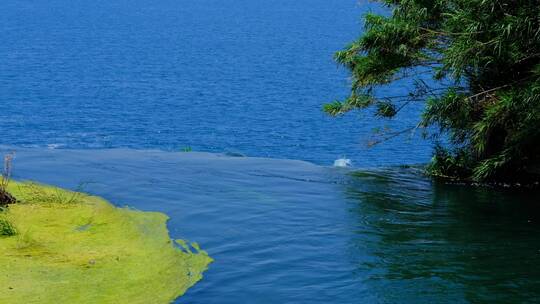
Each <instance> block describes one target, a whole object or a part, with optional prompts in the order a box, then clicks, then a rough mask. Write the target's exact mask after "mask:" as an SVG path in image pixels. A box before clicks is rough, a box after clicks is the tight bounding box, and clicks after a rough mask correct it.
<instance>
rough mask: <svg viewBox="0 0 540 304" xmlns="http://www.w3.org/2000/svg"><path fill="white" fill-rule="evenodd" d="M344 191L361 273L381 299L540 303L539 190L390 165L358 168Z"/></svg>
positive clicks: (353, 255) (355, 255)
mask: <svg viewBox="0 0 540 304" xmlns="http://www.w3.org/2000/svg"><path fill="white" fill-rule="evenodd" d="M527 192H528V193H527ZM346 195H347V198H348V199H349V200H351V205H350V206H351V207H350V215H351V216H352V217H353V218H355V219H356V227H355V232H356V233H355V234H354V237H353V238H352V240H351V248H352V252H353V254H352V255H351V256H352V257H353V259H355V258H356V260H355V263H356V265H357V270H356V274H357V275H358V276H359V277H361V278H362V279H363V281H364V282H365V284H367V285H369V286H370V287H369V288H370V289H371V290H372V292H373V294H374V295H375V297H376V302H382V303H402V302H403V301H406V302H411V303H441V302H444V301H448V302H452V303H459V302H464V303H467V302H469V303H480V302H482V303H533V302H535V303H538V301H540V298H539V297H538V290H539V289H540V266H539V265H540V234H539V232H540V208H539V205H538V202H537V199H538V197H539V195H538V192H536V193H530V191H526V190H523V191H522V190H513V191H509V190H500V189H490V188H471V187H467V186H459V185H446V184H442V183H432V182H430V181H429V180H427V179H426V178H425V177H423V176H422V175H420V174H418V173H414V172H412V171H411V169H391V170H381V171H377V172H370V173H359V174H354V176H353V178H352V181H351V184H349V185H348V187H347V189H346ZM359 253H363V254H359ZM366 257H369V258H366Z"/></svg>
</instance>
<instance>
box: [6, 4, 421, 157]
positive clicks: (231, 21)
mask: <svg viewBox="0 0 540 304" xmlns="http://www.w3.org/2000/svg"><path fill="white" fill-rule="evenodd" d="M369 10H375V11H377V10H380V9H378V8H377V7H375V6H374V4H373V3H371V2H368V1H364V2H358V0H299V1H291V0H274V1H263V0H162V1H150V0H129V1H128V0H93V1H84V0H3V1H2V9H1V10H0V39H1V40H2V43H1V44H0V63H1V66H2V68H1V69H0V96H1V97H2V102H0V129H1V130H2V140H1V142H0V143H3V144H9V145H19V146H39V147H53V148H115V147H130V148H135V149H160V150H169V151H180V150H181V149H183V148H186V147H191V148H192V149H193V150H195V151H204V152H234V153H242V154H245V155H248V156H256V157H272V158H289V159H302V160H308V161H312V162H315V163H318V164H331V163H332V162H333V161H334V160H335V159H336V158H339V157H341V156H343V155H346V156H347V157H348V158H351V159H353V161H354V162H355V163H357V164H358V165H361V166H371V165H377V164H400V163H418V162H426V161H427V160H428V159H429V154H430V152H431V149H430V145H429V144H428V143H426V142H423V141H421V140H420V139H419V138H418V137H415V138H414V140H413V141H412V143H411V142H410V141H409V140H407V138H401V139H398V140H395V141H393V142H392V143H391V144H388V145H384V146H381V147H378V148H376V149H367V148H366V143H367V141H368V138H367V137H368V135H369V134H371V131H372V129H373V128H376V127H384V126H385V125H390V126H392V125H393V126H394V127H396V128H401V127H408V126H410V125H414V124H415V123H416V121H417V118H418V115H417V114H418V113H417V111H416V110H415V109H410V110H408V111H404V112H403V113H402V114H403V115H402V117H401V120H400V122H399V124H397V125H396V124H392V123H387V122H377V121H375V120H374V119H373V118H372V117H371V115H367V114H366V115H364V114H352V115H349V116H347V117H344V118H339V119H332V118H330V117H327V116H325V115H324V114H323V113H322V110H321V109H322V105H323V104H324V103H325V102H330V101H333V100H335V99H337V98H343V97H345V96H347V94H348V82H347V77H348V75H347V73H346V72H345V71H343V70H341V69H338V66H337V64H336V63H335V62H334V61H333V59H332V56H333V54H334V52H336V51H337V50H340V49H342V48H343V47H344V46H345V45H347V44H348V43H349V42H351V41H352V40H353V39H355V38H356V37H357V36H358V35H359V34H360V32H361V30H362V26H361V16H362V14H363V13H365V12H367V11H369ZM394 90H395V91H396V92H401V91H404V90H405V88H404V87H402V86H399V87H396V88H394ZM398 95H399V94H398ZM381 155H383V157H381Z"/></svg>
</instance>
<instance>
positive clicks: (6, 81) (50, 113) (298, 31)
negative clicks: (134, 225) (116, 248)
mask: <svg viewBox="0 0 540 304" xmlns="http://www.w3.org/2000/svg"><path fill="white" fill-rule="evenodd" d="M370 10H374V11H379V12H380V11H384V10H382V9H381V8H380V7H378V6H376V4H374V3H372V2H367V1H365V2H364V1H362V2H358V1H357V0H339V1H338V0H296V1H292V0H274V1H263V0H219V1H218V0H176V1H173V0H162V1H150V0H145V1H143V0H130V1H127V0H93V1H83V0H69V1H68V0H47V1H45V0H3V1H2V8H1V9H0V39H1V41H2V43H0V97H1V98H2V100H1V101H0V130H1V136H0V144H2V145H9V146H10V147H3V148H0V152H1V153H4V152H6V151H10V150H16V158H15V162H14V177H15V178H16V179H32V180H37V181H40V182H44V183H50V184H54V185H58V186H62V187H67V188H71V189H75V188H77V186H78V185H79V184H80V183H84V184H85V190H86V191H87V192H89V193H92V194H96V195H101V196H103V197H105V198H107V199H109V200H111V201H112V202H113V203H115V204H117V205H120V206H123V205H128V206H130V207H134V208H138V209H142V210H152V211H161V212H165V213H167V214H168V215H169V216H170V218H171V219H170V221H169V229H170V233H171V236H172V237H173V238H182V239H188V240H191V241H197V242H199V243H200V244H201V246H202V248H204V249H205V250H207V251H208V252H209V254H210V255H211V256H212V257H213V258H214V259H215V262H214V263H213V264H212V265H211V266H210V269H209V270H208V272H206V273H205V277H204V279H203V280H202V281H201V282H199V283H198V284H197V285H196V286H195V287H193V288H192V289H190V290H189V291H188V293H187V294H186V295H185V296H184V297H182V298H181V299H179V300H178V301H177V302H178V303H205V304H206V303H225V304H227V303H231V304H233V303H234V304H237V303H263V304H264V303H368V304H371V303H415V304H416V303H538V302H540V267H538V265H540V245H539V244H540V226H539V223H540V212H539V210H538V207H537V206H536V201H537V198H538V193H527V191H523V190H516V191H512V192H509V191H502V190H494V189H481V188H480V189H474V188H468V187H464V186H457V185H454V186H451V185H441V184H437V183H433V182H431V181H430V180H427V179H426V178H425V177H424V176H422V175H421V174H419V170H418V169H402V168H398V167H395V166H394V165H403V164H417V163H425V162H427V161H428V160H429V156H430V153H431V143H429V142H426V141H424V140H422V139H421V138H420V137H419V136H418V134H416V135H414V136H412V137H410V136H405V137H399V138H395V139H394V140H392V141H390V142H388V143H386V144H383V145H380V146H377V147H375V148H372V149H368V148H367V147H366V143H367V141H368V139H369V136H370V134H372V130H373V129H374V128H385V127H386V126H389V127H392V128H394V129H396V130H399V129H402V128H406V127H410V126H412V125H414V124H415V123H416V122H417V120H418V114H419V108H418V107H420V106H421V105H418V106H417V107H416V108H414V107H412V108H407V109H406V110H404V111H403V112H401V113H400V117H398V120H396V121H394V122H392V121H378V120H374V119H373V118H372V117H371V116H370V115H369V113H353V114H351V115H348V116H345V117H341V118H337V119H332V118H329V117H326V116H325V115H324V114H323V113H322V111H321V106H322V104H323V103H325V102H328V101H332V100H334V99H336V98H343V97H345V96H346V95H347V88H348V82H347V77H348V75H347V73H346V71H344V70H342V69H340V68H338V67H337V65H336V64H335V63H334V62H333V60H332V55H333V53H334V52H335V51H336V50H339V49H341V48H342V47H344V46H345V45H346V44H347V43H348V42H350V41H352V40H353V39H354V38H355V37H357V36H358V35H359V34H360V33H361V31H362V27H361V18H360V17H361V15H362V14H363V13H365V12H367V11H370ZM407 88H408V84H407V83H400V84H398V85H395V86H393V87H390V88H389V89H388V90H389V91H390V92H389V93H403V92H406V91H407ZM188 147H190V148H191V149H193V150H195V151H199V152H194V153H182V152H178V151H180V150H182V149H186V148H188ZM207 152H211V153H207ZM231 155H245V156H248V157H231ZM342 156H346V157H348V158H351V159H352V160H353V163H354V164H355V165H356V167H357V168H370V169H369V170H367V171H365V170H364V173H362V174H356V175H352V174H351V172H350V171H348V170H343V169H339V168H332V167H328V165H330V164H332V163H333V161H334V160H335V159H337V158H340V157H342ZM119 279H122V278H119ZM0 292H2V290H1V287H0Z"/></svg>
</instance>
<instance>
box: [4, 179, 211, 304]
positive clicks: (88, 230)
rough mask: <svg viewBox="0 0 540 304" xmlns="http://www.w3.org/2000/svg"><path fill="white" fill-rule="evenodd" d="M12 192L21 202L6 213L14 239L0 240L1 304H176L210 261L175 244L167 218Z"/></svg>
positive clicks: (26, 189)
mask: <svg viewBox="0 0 540 304" xmlns="http://www.w3.org/2000/svg"><path fill="white" fill-rule="evenodd" d="M9 191H10V192H11V193H12V194H13V195H14V196H15V197H16V198H17V199H18V200H19V201H20V203H18V204H14V205H11V206H10V207H9V208H8V209H6V210H4V211H0V219H1V220H2V221H4V222H5V223H9V225H10V226H11V227H12V228H13V232H14V233H12V234H10V235H6V236H0V251H1V255H0V269H1V271H0V303H11V304H19V303H21V304H23V303H24V304H28V303H40V304H42V303H43V304H47V303H111V304H112V303H114V304H122V303H130V304H133V303H156V304H161V303H170V302H171V301H173V300H174V299H176V298H178V297H179V296H181V295H182V294H184V293H185V291H186V290H187V289H188V288H190V287H191V286H193V285H194V284H195V283H196V282H197V281H199V280H200V279H201V278H202V273H203V272H204V271H205V270H206V268H207V266H208V265H209V264H210V263H211V261H212V259H211V258H210V257H209V256H208V255H207V254H206V252H204V251H203V250H201V249H200V248H199V246H198V245H197V244H188V243H186V242H183V241H178V243H179V244H182V246H179V245H178V244H177V243H176V242H173V241H172V240H171V239H170V238H169V234H168V231H167V228H166V221H167V219H168V218H167V216H166V215H164V214H162V213H157V212H141V211H136V210H132V209H128V208H116V207H114V206H112V205H111V204H110V203H108V202H106V201H105V200H103V199H101V198H98V197H95V196H87V195H84V194H81V193H77V192H71V191H66V190H62V189H59V188H54V187H49V186H43V185H38V184H33V183H11V184H10V186H9ZM190 247H191V248H190ZM192 248H193V249H192Z"/></svg>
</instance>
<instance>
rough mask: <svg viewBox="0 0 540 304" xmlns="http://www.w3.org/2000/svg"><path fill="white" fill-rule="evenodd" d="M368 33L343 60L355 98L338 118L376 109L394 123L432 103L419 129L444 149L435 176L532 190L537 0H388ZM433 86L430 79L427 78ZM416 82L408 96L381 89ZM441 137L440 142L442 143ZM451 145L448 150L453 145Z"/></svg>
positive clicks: (537, 102)
mask: <svg viewBox="0 0 540 304" xmlns="http://www.w3.org/2000/svg"><path fill="white" fill-rule="evenodd" d="M380 2H382V3H384V4H385V5H387V6H388V7H390V8H391V9H392V13H391V14H390V15H389V16H382V15H377V14H367V15H366V17H365V32H364V34H363V35H362V37H360V38H359V39H358V40H357V41H355V42H353V43H352V44H351V45H349V46H348V47H347V48H346V49H345V50H343V51H340V52H338V53H337V54H336V60H337V61H338V62H339V63H340V64H342V65H344V66H346V67H347V68H348V69H349V70H350V71H351V73H352V90H351V95H350V97H349V98H347V99H346V100H345V101H336V102H334V103H331V104H327V105H326V106H325V107H324V109H325V111H326V112H327V113H329V114H331V115H340V114H343V113H345V112H348V111H350V110H355V109H365V108H374V109H375V115H377V116H379V117H382V118H393V117H396V115H397V114H398V113H399V112H400V111H401V110H402V109H403V108H404V107H406V106H407V105H410V104H412V103H416V102H422V103H425V110H424V112H423V115H422V117H421V118H420V120H419V123H418V125H416V126H411V128H410V129H406V130H393V131H391V132H389V133H387V134H384V135H383V138H382V139H380V140H377V141H375V143H378V142H381V141H384V140H385V139H389V138H393V137H395V136H398V135H401V134H404V133H407V132H408V131H409V130H414V129H417V128H423V129H424V134H425V136H426V137H431V138H433V139H434V140H435V141H436V142H445V143H444V144H438V145H437V147H436V150H435V153H434V157H433V161H432V163H431V164H430V165H429V166H428V172H429V173H430V174H431V175H433V176H439V177H444V178H452V179H461V180H470V181H477V182H490V181H496V182H500V181H504V182H506V181H510V182H534V181H537V180H538V176H539V173H540V170H539V167H540V146H539V145H538V144H537V143H538V142H539V141H540V5H539V2H538V1H536V0H534V1H532V0H518V1H509V0H503V1H498V0H497V1H495V0H451V1H442V0H436V1H424V0H399V1H394V0H392V1H390V0H386V1H380ZM426 76H428V77H426ZM428 78H432V79H431V80H429V79H428ZM398 81H412V83H414V84H415V89H414V90H412V91H411V92H410V93H409V94H408V95H405V96H385V95H384V94H381V91H380V89H381V88H382V87H384V86H386V85H389V84H395V83H396V82H398ZM441 139H442V140H441ZM446 139H449V142H446Z"/></svg>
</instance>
